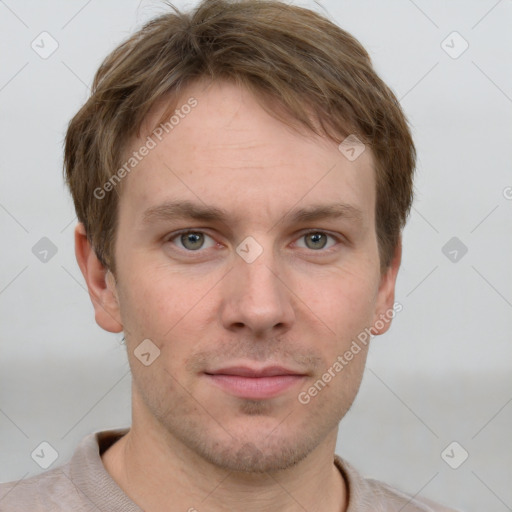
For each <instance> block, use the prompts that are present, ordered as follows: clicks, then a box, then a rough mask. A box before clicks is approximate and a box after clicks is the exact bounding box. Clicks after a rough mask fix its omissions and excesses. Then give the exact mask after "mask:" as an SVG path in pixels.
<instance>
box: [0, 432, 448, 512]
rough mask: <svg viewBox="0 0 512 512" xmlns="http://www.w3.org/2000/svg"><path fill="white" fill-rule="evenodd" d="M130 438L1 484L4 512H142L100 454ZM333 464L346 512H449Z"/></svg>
mask: <svg viewBox="0 0 512 512" xmlns="http://www.w3.org/2000/svg"><path fill="white" fill-rule="evenodd" d="M126 432H127V429H123V430H107V431H103V432H96V433H95V434H91V435H89V436H87V437H85V438H84V439H83V440H82V442H81V443H80V445H79V446H78V448H77V449H76V451H75V453H74V454H73V457H72V458H71V460H70V461H69V462H68V463H67V464H65V465H63V466H61V467H58V468H55V469H51V470H49V471H46V472H45V473H42V474H40V475H37V476H34V477H31V478H28V479H26V480H20V481H18V482H10V483H5V484H0V511H1V512H43V511H44V512H57V511H62V512H100V511H104V512H143V511H142V510H141V509H140V508H139V507H138V506H137V505H136V504H135V503H134V502H133V501H132V500H131V499H130V498H129V497H128V496H127V495H126V494H125V493H124V492H123V491H122V489H121V488H120V487H119V486H118V485H117V484H116V482H115V481H114V480H113V479H112V477H111V476H110V475H109V473H107V471H106V469H105V467H104V466H103V463H102V461H101V454H102V453H103V452H104V451H105V450H107V448H108V447H109V446H111V445H112V444H113V443H114V442H115V441H117V440H118V439H119V438H120V437H121V436H123V435H124V434H125V433H126ZM334 463H335V464H336V466H337V467H338V469H339V470H340V471H341V473H342V474H343V476H344V478H345V481H346V483H347V489H348V498H349V504H348V508H347V512H370V511H371V512H398V511H400V512H450V509H447V508H444V507H441V506H440V505H436V504H435V503H431V502H427V501H425V500H423V499H420V498H412V497H411V496H408V495H406V494H404V493H402V492H400V491H398V490H396V489H393V488H391V487H389V486H387V485H385V484H383V483H381V482H377V481H375V480H368V479H365V478H363V477H362V476H361V475H360V474H359V473H358V472H357V471H356V470H355V469H354V468H353V467H352V466H350V465H349V464H347V462H345V461H344V460H342V459H341V458H340V457H339V456H337V455H335V456H334Z"/></svg>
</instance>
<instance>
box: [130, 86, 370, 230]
mask: <svg viewBox="0 0 512 512" xmlns="http://www.w3.org/2000/svg"><path fill="white" fill-rule="evenodd" d="M173 108H174V109H175V110H174V111H173V112H170V114H169V117H166V120H164V123H162V124H160V125H159V124H158V122H159V121H160V120H161V117H162V114H163V113H164V112H165V111H166V110H168V104H165V103H161V104H160V105H159V106H158V107H157V108H155V109H153V111H152V112H151V113H150V115H149V116H148V118H147V119H146V121H145V123H144V124H143V129H142V130H141V133H142V134H143V135H141V136H140V137H139V138H138V139H137V140H134V141H133V142H132V144H131V148H130V154H131V152H133V151H137V149H138V148H141V147H142V146H143V145H145V144H146V145H147V142H148V141H149V139H148V137H149V138H150V139H151V141H152V142H151V144H150V145H151V146H152V149H151V150H150V151H148V152H145V153H147V154H146V155H145V156H144V157H143V158H142V159H141V160H140V162H138V163H137V166H136V168H135V169H134V170H133V171H132V172H130V173H129V175H128V176H127V178H126V179H125V182H124V183H123V193H122V194H121V209H122V210H124V211H125V212H127V211H129V212H131V214H133V215H132V216H133V219H134V220H135V217H136V216H138V217H140V216H141V215H142V214H143V212H144V211H145V210H146V209H147V208H150V207H153V206H156V205H158V204H159V203H162V202H165V201H169V200H193V201H194V202H195V203H197V202H201V203H203V204H208V205H210V206H217V207H222V209H223V210H226V211H229V210H230V209H232V210H233V214H234V213H235V210H236V213H237V214H239V215H238V216H242V217H243V216H244V214H245V215H246V216H247V217H251V216H252V218H253V219H254V218H255V217H257V218H261V219H263V217H265V216H266V217H268V216H279V215H282V212H283V211H288V210H290V209H292V208H294V207H297V206H300V205H301V206H305V207H307V205H308V203H311V204H317V205H318V204H320V203H322V202H326V203H329V204H332V203H335V202H341V203H344V204H348V205H352V206H354V208H357V209H358V210H360V211H362V212H363V214H364V215H365V216H366V217H368V221H372V220H373V217H372V215H373V210H374V205H375V183H374V182H375V180H374V171H373V158H372V155H371V151H370V150H369V149H366V150H365V151H363V153H362V154H361V155H360V156H359V157H358V158H357V159H356V160H354V161H350V160H349V159H348V158H347V156H346V154H344V153H342V152H341V151H339V149H338V146H337V144H336V143H334V142H333V141H331V140H329V139H327V138H326V137H319V136H316V135H314V134H312V133H311V132H308V133H306V132H305V131H304V129H302V131H301V132H300V133H299V132H298V131H297V130H295V129H293V128H291V127H290V126H287V125H286V124H284V123H283V122H282V121H280V120H278V119H276V118H275V117H273V116H272V115H271V114H270V113H269V112H267V111H266V110H265V109H264V108H263V107H262V105H261V103H260V101H259V100H258V99H257V98H256V97H254V96H253V95H252V94H251V93H250V92H249V91H248V90H247V89H244V88H242V87H239V86H237V85H234V84H231V83H228V82H214V83H210V84H205V83H204V82H197V83H195V84H193V85H192V86H190V87H188V88H187V89H186V90H185V91H184V92H183V93H182V94H181V96H180V97H179V98H177V99H175V100H174V101H173ZM149 127H151V129H153V131H148V128H149ZM128 156H129V155H128ZM251 208H252V209H251Z"/></svg>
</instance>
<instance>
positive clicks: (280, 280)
mask: <svg viewBox="0 0 512 512" xmlns="http://www.w3.org/2000/svg"><path fill="white" fill-rule="evenodd" d="M191 96H193V97H194V98H196V99H197V102H198V104H197V106H196V107H195V108H194V109H193V110H192V111H191V112H190V114H188V115H187V116H186V117H185V118H184V119H182V120H180V123H179V125H177V126H176V127H175V128H174V129H173V131H172V132H170V133H169V134H168V135H167V136H166V137H165V138H164V139H163V141H162V142H160V143H159V144H158V145H157V147H156V148H154V149H153V150H152V151H151V152H150V153H149V154H148V155H147V156H146V157H145V158H144V159H143V160H142V161H141V162H140V164H139V165H138V166H137V168H136V170H134V171H133V172H132V173H131V174H130V175H129V176H127V177H126V178H124V182H123V183H122V187H123V188H122V193H121V197H120V204H119V225H118V231H117V235H116V245H115V259H116V264H117V268H116V275H115V276H113V275H112V273H111V272H109V271H108V270H107V269H105V268H104V267H103V266H102V265H101V263H100V262H99V260H98V259H97V257H96V255H95V253H94V251H93V250H92V249H91V246H90V245H89V242H88V241H87V238H86V236H85V232H84V229H83V226H82V225H80V224H79V225H78V226H77V228H76V231H75V242H76V256H77V260H78V263H79V266H80V268H81V270H82V273H83V275H84V277H85V280H86V281H87V286H88V289H89V293H90V296H91V300H92V302H93V304H94V307H95V316H96V321H97V323H98V324H99V325H100V326H101V327H102V328H103V329H105V330H107V331H111V332H120V331H122V330H124V333H125V337H126V345H127V350H128V357H129V362H130V365H131V369H132V374H133V392H132V411H133V412H132V414H133V421H132V427H131V429H130V431H129V433H128V434H127V435H126V436H124V437H123V438H122V439H121V440H119V441H118V442H117V443H115V444H114V445H113V446H112V447H111V448H109V449H108V450H107V451H106V452H105V453H104V454H103V456H102V460H103V463H104V465H105V467H106V469H107V471H108V472H109V473H110V474H111V475H112V477H113V478H114V480H115V481H116V482H117V483H118V484H119V485H120V487H121V488H122V489H123V490H124V491H125V492H126V494H128V496H130V497H131V499H132V500H134V501H135V502H136V503H137V504H138V505H139V506H140V507H141V508H142V509H144V510H146V511H151V512H153V511H160V510H162V511H163V510H169V504H172V505H173V509H175V510H189V509H191V508H195V509H197V510H209V511H212V512H213V511H220V510H244V511H252V510H266V511H274V510H275V511H279V512H282V511H295V510H301V511H302V510H304V509H306V510H308V511H316V510H318V511H320V510H322V511H331V510H332V511H340V510H345V509H346V506H347V489H346V486H345V482H344V480H343V477H342V475H341V474H340V472H339V471H338V470H337V469H336V467H335V466H334V465H333V454H334V450H335V445H336V438H337V432H338V424H339V422H340V420H341V419H342V417H343V416H344V415H345V413H346V412H347V410H348V409H349V408H350V406H351V404H352V401H353V399H354V397H355V395H356V393H357V391H358V388H359V385H360V382H361V378H362V374H363V370H364V365H365V360H366V353H367V348H364V347H363V349H362V350H361V352H359V353H358V354H357V355H355V356H354V358H353V359H352V360H351V361H350V363H349V364H348V365H346V366H345V367H344V368H343V371H341V372H339V373H337V374H336V376H335V377H334V378H332V380H331V381H330V382H329V383H328V385H327V386H326V387H325V388H323V389H322V390H321V391H320V392H319V393H318V394H317V396H315V397H313V398H311V401H310V402H309V403H308V404H306V405H304V404H301V403H300V402H299V401H298V395H299V393H300V392H301V391H304V390H308V388H310V387H311V385H312V384H314V383H315V382H316V381H317V380H318V379H319V378H321V376H322V374H324V373H325V372H326V371H327V369H328V368H329V367H332V365H333V363H334V362H335V361H336V358H337V357H338V356H339V355H341V354H343V353H344V352H345V351H346V350H348V349H349V347H350V345H351V343H352V340H354V339H356V337H357V335H358V334H359V333H360V332H362V331H363V330H364V329H365V328H369V327H371V326H373V324H374V323H375V322H376V321H377V320H378V319H379V318H380V315H382V314H385V312H386V311H387V310H389V309H392V306H393V303H394V290H395V280H396V275H397V271H398V267H399V264H400V255H401V248H400V246H398V247H397V249H396V253H395V257H394V259H393V261H392V263H391V265H390V266H389V268H388V269H387V270H386V271H385V272H384V273H381V271H380V265H379V253H378V245H377V238H376V232H375V214H374V210H375V194H376V192H375V176H374V170H373V158H372V155H371V151H370V150H369V149H368V148H367V149H366V150H365V151H364V152H363V153H362V154H361V156H359V158H357V159H356V160H355V161H353V162H350V161H349V160H348V159H347V158H346V157H345V156H344V155H343V154H342V153H341V152H340V151H339V150H338V148H337V145H336V144H335V143H334V142H332V141H330V140H328V139H326V138H323V137H317V136H315V135H313V134H311V133H299V132H298V131H296V130H293V129H291V128H290V127H288V126H286V125H284V124H283V123H282V122H280V121H278V120H276V119H275V118H274V117H272V116H270V115H269V114H268V113H267V112H265V111H264V109H263V108H262V107H261V104H260V103H259V102H258V101H257V99H256V98H255V97H254V96H253V95H252V94H251V93H249V92H248V91H247V90H245V89H243V88H240V87H238V86H236V85H234V84H229V83H223V82H214V83H213V84H209V85H208V86H205V84H204V83H201V82H198V83H196V84H194V85H192V86H189V88H188V89H187V90H186V91H185V92H184V93H183V96H182V101H181V102H179V103H178V105H181V104H184V103H185V102H186V100H187V99H188V98H190V97H191ZM162 112H163V105H161V106H160V108H157V109H155V111H154V112H152V113H151V114H150V116H149V118H148V120H147V121H148V122H147V126H152V123H155V122H156V121H157V120H158V119H159V117H160V115H161V114H162ZM146 136H147V133H144V135H141V138H140V140H134V141H133V149H136V148H138V147H140V145H141V144H142V143H143V141H144V140H145V137H146ZM171 200H173V201H174V200H179V201H183V200H188V201H191V202H193V203H195V204H198V205H199V206H205V205H208V206H214V207H217V208H222V209H224V210H226V211H227V212H228V217H227V219H226V221H225V222H219V221H216V220H197V219H192V218H178V217H176V216H173V217H171V218H167V219H160V220H155V219H153V221H151V222H150V223H146V224H144V223H143V214H144V212H145V211H146V210H147V209H148V208H150V207H153V206H155V205H158V204H161V203H163V202H164V201H171ZM332 204H346V205H350V206H351V207H353V209H356V210H357V211H358V212H359V215H357V216H355V215H352V216H351V215H345V216H342V217H339V218H318V219H315V220H300V221H299V220H293V219H292V212H293V211H295V210H296V209H298V208H308V207H312V206H313V205H314V206H319V205H320V206H321V205H324V206H325V205H332ZM182 229H191V230H196V232H197V231H199V232H200V233H204V234H205V235H207V236H205V237H204V238H203V239H201V234H200V235H199V244H196V245H192V244H188V240H187V239H185V243H186V244H188V245H186V246H184V245H183V239H182V238H180V236H176V232H177V231H178V230H182ZM308 231H313V232H321V233H320V235H317V237H316V238H315V237H313V238H314V240H315V243H314V244H312V245H311V241H310V242H309V243H308V242H307V241H308V240H311V236H310V237H309V238H308V237H307V236H305V235H306V233H307V232H308ZM248 236H251V237H253V238H254V240H256V241H257V243H258V244H259V246H260V247H261V249H262V250H263V252H262V253H261V254H260V255H259V256H258V257H257V258H256V259H255V260H254V261H253V262H252V263H247V262H246V261H245V260H244V259H243V258H242V257H240V256H239V254H237V252H236V248H237V246H238V245H239V244H240V243H241V242H242V241H243V240H244V239H245V238H246V237H248ZM194 240H196V241H197V238H195V239H194ZM201 240H204V245H203V246H200V245H201ZM323 243H326V245H325V247H322V245H323ZM191 246H192V249H194V248H195V247H197V246H200V247H199V249H196V250H191V249H190V247H191ZM251 250H252V249H251ZM389 325H390V324H389V323H386V324H385V326H384V327H383V329H381V330H380V331H378V330H377V329H375V328H374V332H376V334H382V333H383V332H385V330H387V329H388V328H389ZM148 338H149V339H150V340H152V342H153V343H154V344H155V345H156V346H157V347H158V348H159V350H160V356H159V357H158V358H156V359H155V360H154V362H152V363H151V364H150V365H149V366H145V365H144V364H141V362H140V360H139V359H137V358H136V357H135V355H134V350H135V349H136V348H137V346H138V345H139V344H140V343H141V342H142V340H144V339H148ZM269 365H280V366H284V367H286V368H291V369H293V370H294V371H296V372H297V373H301V374H302V375H303V376H302V377H300V378H297V379H296V382H294V383H293V384H292V385H291V387H289V388H288V389H286V390H285V391H283V392H282V393H280V394H278V395H276V396H272V397H270V398H265V399H260V400H250V399H247V398H243V397H242V398H241V397H238V396H234V395H233V394H231V393H229V392H226V391H225V390H224V389H221V388H220V387H218V386H216V385H215V384H214V383H212V381H211V379H210V378H209V377H208V376H207V375H206V374H205V372H211V371H213V370H215V369H219V368H225V367H227V366H250V367H258V368H260V367H264V366H269Z"/></svg>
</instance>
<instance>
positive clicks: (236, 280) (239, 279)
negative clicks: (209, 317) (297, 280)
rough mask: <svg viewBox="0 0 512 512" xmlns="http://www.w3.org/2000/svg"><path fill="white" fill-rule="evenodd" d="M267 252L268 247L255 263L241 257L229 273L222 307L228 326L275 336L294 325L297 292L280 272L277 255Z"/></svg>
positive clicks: (234, 329)
mask: <svg viewBox="0 0 512 512" xmlns="http://www.w3.org/2000/svg"><path fill="white" fill-rule="evenodd" d="M269 252H270V251H269ZM267 254H268V253H266V251H264V252H263V254H262V255H260V256H259V257H258V258H257V259H256V261H253V262H252V263H247V262H246V261H244V260H243V259H242V258H237V260H236V262H235V265H234V268H233V269H232V270H231V271H230V272H229V274H228V275H227V276H226V279H225V280H224V281H225V282H224V287H223V292H222V293H223V295H224V297H223V299H222V306H221V311H220V315H221V321H222V324H223V326H224V328H225V329H228V330H230V331H237V332H241V331H243V330H246V331H247V332H248V333H250V334H252V335H253V336H275V335H278V334H283V333H284V332H286V331H288V330H289V329H290V328H291V326H292V325H293V323H294V320H295V311H294V308H293V303H292V301H293V293H292V292H291V290H290V288H289V286H290V285H289V284H288V283H286V281H285V279H283V278H282V277H281V276H280V275H279V274H278V272H276V270H275V269H276V268H277V266H276V262H275V261H274V259H273V257H272V256H270V255H267ZM280 274H281V273H280Z"/></svg>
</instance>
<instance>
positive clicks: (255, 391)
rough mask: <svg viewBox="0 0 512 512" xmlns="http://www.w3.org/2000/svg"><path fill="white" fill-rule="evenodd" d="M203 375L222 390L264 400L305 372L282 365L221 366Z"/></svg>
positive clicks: (289, 386) (278, 392) (241, 396)
mask: <svg viewBox="0 0 512 512" xmlns="http://www.w3.org/2000/svg"><path fill="white" fill-rule="evenodd" d="M204 376H205V377H206V378H207V379H208V380H209V381H210V382H211V384H213V385H215V386H217V387H219V388H220V389H222V390H223V391H225V392H227V393H229V394H231V395H234V396H237V397H239V398H246V399H251V400H264V399H267V398H273V397H275V396H278V395H281V394H283V393H284V392H286V391H288V390H289V389H290V388H292V387H294V386H296V385H298V384H300V383H302V382H303V381H304V379H305V378H306V374H305V373H302V372H298V371H296V370H292V369H289V368H284V367H282V366H267V367H265V368H259V369H256V368H249V367H247V366H237V367H229V368H221V369H219V370H212V371H207V372H204Z"/></svg>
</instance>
